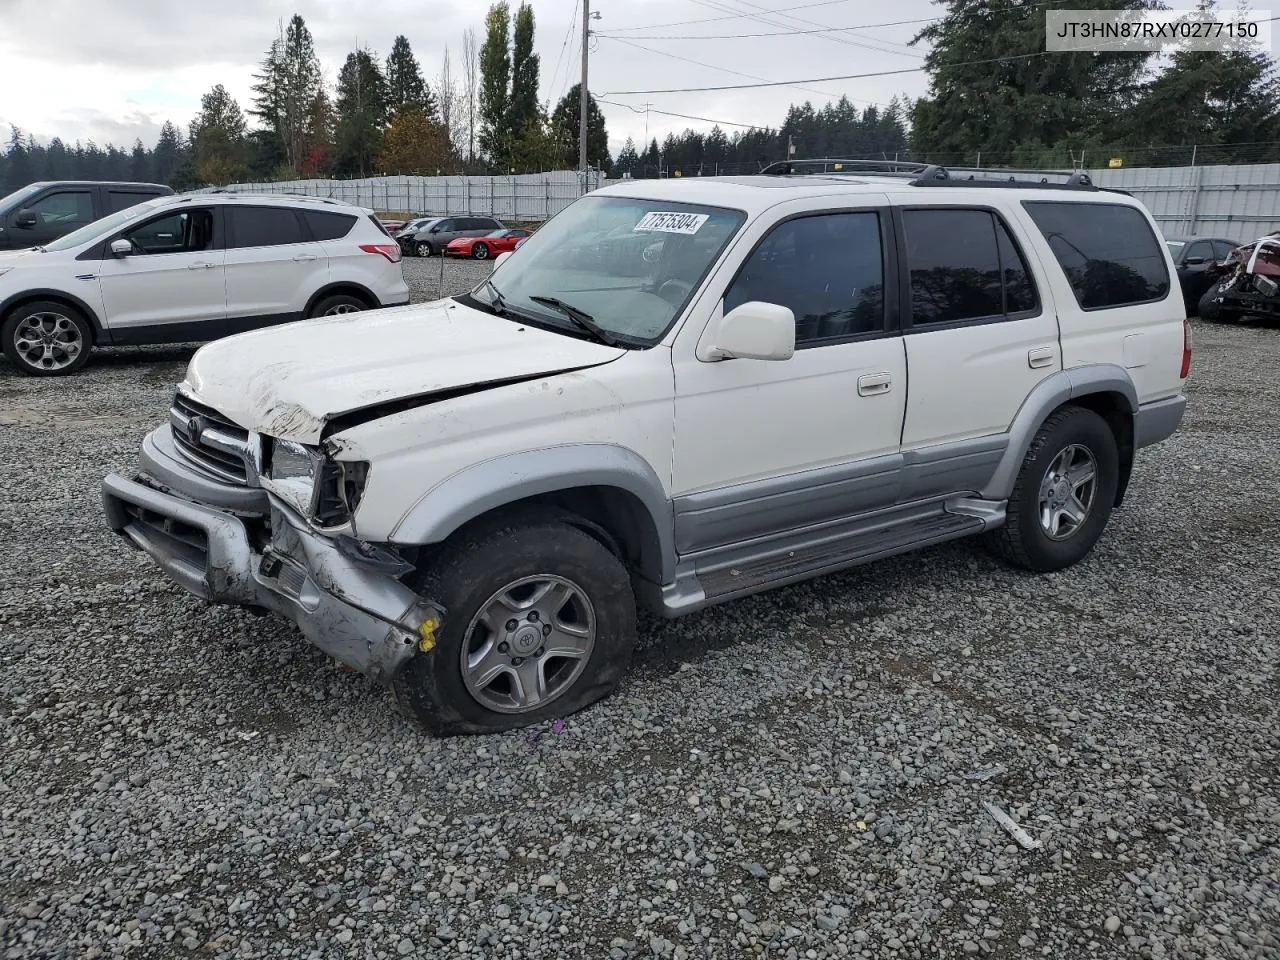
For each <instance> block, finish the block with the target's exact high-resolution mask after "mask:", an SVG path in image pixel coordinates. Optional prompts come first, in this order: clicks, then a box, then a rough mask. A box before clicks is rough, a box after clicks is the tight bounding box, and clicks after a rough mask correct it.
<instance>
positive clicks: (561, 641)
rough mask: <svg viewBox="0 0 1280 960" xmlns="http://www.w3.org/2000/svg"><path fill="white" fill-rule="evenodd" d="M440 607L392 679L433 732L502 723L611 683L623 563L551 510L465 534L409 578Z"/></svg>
mask: <svg viewBox="0 0 1280 960" xmlns="http://www.w3.org/2000/svg"><path fill="white" fill-rule="evenodd" d="M418 589H419V590H420V592H421V593H422V594H423V595H424V596H428V597H430V598H431V599H432V600H434V601H436V602H438V603H439V604H440V605H441V606H442V607H443V608H444V609H445V610H446V611H448V612H447V614H446V616H445V622H444V624H443V626H442V627H441V628H440V630H439V633H438V635H437V642H436V646H435V648H434V649H432V650H431V651H429V652H427V653H422V652H418V653H416V654H415V655H414V657H413V659H412V660H411V661H410V662H409V663H408V664H407V665H406V666H405V668H404V670H402V671H401V672H400V674H399V675H398V676H397V677H396V679H395V680H394V681H393V682H392V689H393V691H394V693H395V696H396V699H397V701H398V702H399V704H400V705H401V708H402V709H403V710H404V711H405V712H406V713H408V714H409V715H410V716H412V717H413V718H414V719H416V720H417V721H418V722H419V723H421V724H422V725H423V726H425V727H426V728H427V729H428V730H430V731H431V732H432V733H435V734H437V735H450V734H461V733H490V732H495V731H499V730H510V729H513V728H516V727H523V726H527V725H530V724H535V723H539V722H541V721H544V720H547V719H550V718H553V717H563V716H566V715H567V714H570V713H573V712H575V711H577V710H580V709H582V708H583V707H586V706H588V705H589V704H592V703H594V702H595V701H597V700H599V699H601V698H602V697H604V696H606V695H608V694H609V693H610V692H612V690H613V689H614V688H615V687H616V686H617V684H618V681H619V680H620V679H621V677H622V675H623V673H624V672H625V670H626V667H627V663H628V662H629V660H630V657H631V650H632V647H633V645H634V643H635V635H636V609H635V599H634V596H633V595H632V590H631V581H630V577H629V576H628V574H627V570H626V568H625V567H624V566H623V565H622V563H621V562H620V561H619V560H618V558H617V557H615V556H614V555H613V553H611V552H610V551H609V550H608V549H607V548H606V547H604V546H603V545H602V544H601V543H600V542H599V541H597V540H595V539H594V538H592V537H591V536H589V535H588V534H586V533H583V532H582V531H581V530H578V529H576V528H575V527H572V526H570V525H568V524H566V523H563V522H559V521H558V520H557V519H554V518H548V519H545V520H544V519H539V518H527V519H521V520H519V521H517V522H515V523H509V524H502V525H499V526H493V527H490V528H488V529H487V530H480V531H477V533H475V534H473V535H471V536H467V537H465V539H464V541H463V542H460V543H458V544H456V545H455V546H453V547H452V548H446V549H445V551H443V553H442V554H441V555H440V556H439V557H437V558H436V560H435V562H434V563H433V565H432V567H431V568H430V570H428V571H426V572H425V573H424V575H423V577H422V579H421V581H420V583H419V584H418Z"/></svg>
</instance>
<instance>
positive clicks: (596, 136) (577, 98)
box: [551, 83, 613, 171]
mask: <svg viewBox="0 0 1280 960" xmlns="http://www.w3.org/2000/svg"><path fill="white" fill-rule="evenodd" d="M581 89H582V84H580V83H575V84H574V85H573V86H572V87H570V88H569V92H568V93H566V94H565V95H564V97H563V98H561V100H560V102H559V103H558V104H557V105H556V109H555V112H554V113H553V114H552V115H551V123H552V125H553V126H554V127H555V128H556V130H557V131H558V137H559V139H560V140H561V142H562V143H563V144H564V149H565V153H564V157H563V162H564V163H565V164H566V165H567V166H569V167H571V168H576V167H577V166H578V128H579V127H581V125H582V114H581V112H580V110H581V108H580V106H579V104H581V102H582V95H581V92H580V91H581ZM587 163H588V164H590V165H591V166H599V167H600V168H601V169H603V170H605V171H608V170H609V168H610V167H611V166H612V165H613V160H612V158H610V156H609V133H608V131H607V130H606V129H605V125H604V114H603V113H601V112H600V107H599V106H598V105H597V104H596V98H595V97H593V96H591V94H590V92H589V91H588V93H587Z"/></svg>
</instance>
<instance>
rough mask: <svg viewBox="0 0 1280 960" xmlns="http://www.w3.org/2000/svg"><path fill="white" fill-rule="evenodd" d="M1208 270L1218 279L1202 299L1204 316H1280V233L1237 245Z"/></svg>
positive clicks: (1226, 318)
mask: <svg viewBox="0 0 1280 960" xmlns="http://www.w3.org/2000/svg"><path fill="white" fill-rule="evenodd" d="M1208 271H1209V273H1210V275H1211V276H1213V277H1214V278H1215V280H1214V284H1213V286H1211V287H1210V288H1209V290H1208V292H1206V293H1205V295H1204V296H1203V297H1202V298H1201V300H1200V309H1199V312H1200V316H1201V317H1202V318H1203V319H1205V320H1235V319H1239V318H1241V317H1243V316H1244V315H1245V314H1256V315H1260V316H1268V317H1280V233H1274V234H1268V235H1267V236H1265V237H1261V238H1259V239H1257V240H1255V241H1253V242H1252V243H1247V244H1244V245H1243V246H1239V247H1237V248H1236V249H1234V250H1233V251H1231V253H1230V255H1229V256H1228V257H1227V259H1226V260H1223V261H1220V262H1218V263H1213V264H1210V265H1209V267H1208Z"/></svg>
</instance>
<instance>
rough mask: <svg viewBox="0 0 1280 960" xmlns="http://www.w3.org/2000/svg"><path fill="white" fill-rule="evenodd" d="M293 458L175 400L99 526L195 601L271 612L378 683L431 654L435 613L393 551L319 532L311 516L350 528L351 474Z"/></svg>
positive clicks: (293, 453) (115, 486) (107, 489)
mask: <svg viewBox="0 0 1280 960" xmlns="http://www.w3.org/2000/svg"><path fill="white" fill-rule="evenodd" d="M193 422H194V423H195V427H194V428H193V427H192V426H191V424H192V423H193ZM293 447H298V445H296V444H294V445H291V447H290V448H285V447H282V446H281V445H280V444H279V442H276V443H274V444H273V443H271V442H269V441H267V440H266V438H262V437H260V436H258V435H256V434H253V433H250V432H249V431H246V430H244V429H243V428H240V427H237V426H236V425H235V424H234V423H232V422H230V421H225V420H220V419H218V415H217V414H216V413H214V412H213V411H212V410H211V409H209V408H200V407H199V405H198V404H195V403H194V401H191V400H190V399H189V398H185V397H183V395H182V394H179V395H178V397H177V398H176V399H175V403H174V409H173V412H172V413H171V417H170V423H169V424H166V425H164V426H162V427H160V428H158V429H156V430H155V431H153V432H152V433H151V434H150V435H149V436H148V437H147V438H146V440H145V441H144V443H143V447H142V453H141V462H140V468H139V471H138V473H137V474H136V475H135V476H134V477H133V478H132V479H127V478H125V477H122V476H119V475H116V474H111V475H108V476H107V477H106V478H105V479H104V480H103V482H102V497H103V506H104V509H105V511H106V516H107V522H108V524H109V525H110V527H111V528H112V529H113V530H115V531H116V532H117V533H119V534H121V535H122V536H123V537H125V538H126V539H127V540H128V541H129V542H130V543H131V544H132V545H133V546H135V547H137V548H138V549H140V550H142V551H144V552H145V553H147V554H148V555H149V556H150V557H151V558H152V559H153V560H154V561H155V562H156V564H157V565H158V566H159V567H160V568H161V569H162V570H164V571H165V573H167V574H168V575H169V576H170V577H171V578H172V579H173V580H174V581H175V582H176V583H178V584H179V585H180V586H182V587H183V588H184V589H186V590H187V591H188V592H190V593H192V594H194V595H195V596H198V597H201V598H202V599H205V600H208V601H210V602H213V603H224V604H231V605H236V606H244V607H250V608H255V609H265V610H269V611H274V612H276V613H280V614H283V615H284V616H286V617H288V618H289V619H290V620H292V621H293V622H294V623H295V624H297V626H298V628H299V629H300V630H301V631H302V633H303V634H304V635H305V636H306V637H307V639H308V640H310V641H311V642H312V643H313V644H315V646H317V647H319V648H320V649H321V650H324V651H325V652H326V653H328V654H329V655H331V656H333V657H334V658H336V659H337V660H340V661H341V662H343V663H345V664H346V665H348V666H350V667H352V668H353V669H355V670H357V671H359V672H360V673H363V674H365V675H367V676H369V677H371V678H373V679H374V680H377V681H379V682H382V683H389V682H390V681H391V680H392V678H394V677H395V676H396V674H397V673H398V672H399V671H400V669H401V668H403V666H404V665H405V664H406V663H407V662H408V661H409V659H411V658H412V656H413V655H414V653H415V651H416V650H418V649H430V648H431V647H432V646H434V643H435V631H436V630H437V628H438V627H439V625H440V622H441V620H442V617H443V611H442V610H441V609H440V608H438V607H437V606H435V605H434V604H432V603H430V602H428V601H426V600H424V599H422V598H421V597H419V596H418V595H417V593H415V591H414V590H413V589H412V588H411V587H409V586H408V585H406V583H405V582H404V581H405V580H407V579H408V576H407V575H408V574H409V573H411V572H412V571H413V570H414V567H413V566H412V564H410V563H408V562H407V561H405V560H404V558H403V557H401V556H400V555H399V554H398V553H397V552H396V551H395V550H394V549H392V548H390V547H388V546H385V545H380V544H370V543H364V542H362V541H360V540H358V539H356V538H355V537H353V536H351V535H349V534H347V533H340V532H338V531H333V530H330V531H324V530H322V529H319V528H318V527H319V526H323V525H324V521H323V520H321V519H320V517H322V516H323V517H324V518H325V519H327V520H331V521H332V520H342V519H346V518H349V516H350V512H351V510H352V509H353V508H354V502H353V501H358V496H359V488H360V486H361V485H360V483H359V482H358V480H359V478H358V476H352V475H351V473H352V472H353V473H355V474H358V473H359V468H358V467H352V466H351V465H349V464H345V465H337V466H336V467H335V465H334V464H333V462H332V461H330V460H329V459H328V458H327V457H323V456H321V457H314V456H313V455H312V452H311V451H310V449H309V448H302V447H298V449H296V450H295V449H292V448H293ZM299 451H301V452H299ZM273 473H275V474H276V476H275V478H274V479H272V478H271V475H272V474H273Z"/></svg>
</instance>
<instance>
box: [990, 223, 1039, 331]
mask: <svg viewBox="0 0 1280 960" xmlns="http://www.w3.org/2000/svg"><path fill="white" fill-rule="evenodd" d="M995 223H996V247H997V249H998V250H999V252H1000V273H1001V275H1002V276H1003V277H1004V312H1005V313H1010V314H1013V313H1029V312H1031V311H1033V310H1035V309H1036V305H1037V303H1038V302H1039V301H1038V300H1037V299H1036V288H1035V283H1034V282H1033V281H1032V279H1031V271H1030V270H1028V269H1027V261H1026V260H1025V259H1023V256H1022V253H1021V251H1020V250H1018V246H1017V244H1015V243H1014V242H1013V237H1011V236H1010V235H1009V228H1008V227H1006V226H1005V224H1004V221H1003V220H1001V219H1000V218H999V217H995Z"/></svg>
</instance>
